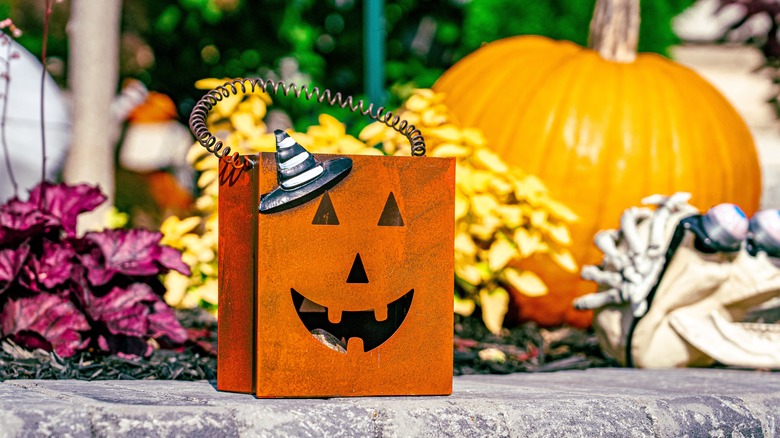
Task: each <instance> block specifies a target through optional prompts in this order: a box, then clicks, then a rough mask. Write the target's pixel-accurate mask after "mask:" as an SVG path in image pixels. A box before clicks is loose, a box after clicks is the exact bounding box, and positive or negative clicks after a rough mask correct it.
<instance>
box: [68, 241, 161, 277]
mask: <svg viewBox="0 0 780 438" xmlns="http://www.w3.org/2000/svg"><path fill="white" fill-rule="evenodd" d="M161 238H162V234H160V233H156V232H152V231H147V230H140V229H138V230H106V231H103V232H100V233H87V235H86V236H84V239H86V240H88V241H91V242H93V243H94V244H95V245H97V247H98V248H99V250H100V251H99V252H96V251H94V250H93V251H91V252H90V253H89V254H87V255H86V256H85V257H82V261H83V262H84V265H85V266H86V267H87V269H88V273H87V276H88V278H89V282H90V283H92V284H93V285H95V286H101V285H103V284H106V283H107V282H108V281H110V280H111V278H112V277H113V276H114V274H117V273H121V274H125V275H137V276H143V275H156V274H158V273H159V272H160V267H159V265H158V264H157V263H156V262H157V261H158V260H159V259H160V255H161V253H162V250H161V248H160V239H161Z"/></svg>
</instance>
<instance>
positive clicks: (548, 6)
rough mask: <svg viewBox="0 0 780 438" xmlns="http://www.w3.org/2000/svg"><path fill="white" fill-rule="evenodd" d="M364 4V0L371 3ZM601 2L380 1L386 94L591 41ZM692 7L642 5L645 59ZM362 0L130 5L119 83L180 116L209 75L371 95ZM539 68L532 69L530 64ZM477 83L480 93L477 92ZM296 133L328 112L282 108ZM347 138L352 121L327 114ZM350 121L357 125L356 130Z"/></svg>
mask: <svg viewBox="0 0 780 438" xmlns="http://www.w3.org/2000/svg"><path fill="white" fill-rule="evenodd" d="M366 1H368V0H366ZM41 3H42V2H40V1H36V0H2V1H0V17H6V16H7V17H12V18H13V19H14V21H15V22H16V24H17V25H18V26H19V27H20V28H22V29H23V30H24V31H25V34H24V36H23V37H22V38H21V39H20V42H21V43H22V44H23V45H24V46H26V47H27V48H28V49H29V50H31V51H32V52H33V53H39V52H40V47H41V27H42V20H43V18H42V16H43V14H42V6H41ZM594 3H595V0H540V1H531V0H525V1H517V0H471V1H469V0H435V1H434V0H396V1H386V2H383V10H384V34H385V39H384V41H385V66H384V72H385V78H384V80H385V88H386V89H387V90H390V94H389V96H388V99H389V102H388V104H389V105H390V106H393V105H394V104H397V103H399V102H400V99H401V98H403V97H404V96H405V94H406V93H408V91H409V90H410V89H411V88H413V87H430V86H431V85H432V84H433V83H434V81H435V80H436V79H437V78H438V77H439V76H440V75H441V73H442V72H443V71H444V70H445V69H447V68H448V67H449V66H451V65H452V64H453V63H454V62H456V61H457V60H458V59H460V58H462V57H463V56H465V55H467V54H468V53H469V52H471V51H473V50H475V49H477V48H478V47H479V46H480V45H481V44H483V43H485V42H490V41H494V40H497V39H500V38H503V37H507V36H512V35H523V34H536V35H545V36H549V37H551V38H556V39H567V40H571V41H574V42H576V43H579V44H582V45H584V44H586V43H587V37H588V25H589V22H590V18H591V15H592V13H593V6H594ZM691 3H693V0H652V1H647V0H646V1H643V2H642V28H641V33H640V47H639V48H640V51H650V52H657V53H661V54H666V51H667V48H668V47H669V46H671V45H673V44H675V43H676V42H677V39H676V37H675V35H674V34H673V32H672V30H671V25H670V22H671V19H672V17H674V16H675V15H677V14H678V13H680V12H681V11H682V10H684V9H685V8H686V7H688V6H689V5H690V4H691ZM364 6H365V1H362V0H320V1H314V0H262V1H251V0H167V1H161V0H125V1H124V2H123V11H122V38H121V64H120V75H121V77H123V78H131V77H132V78H137V79H140V80H141V81H143V82H144V83H145V84H146V85H147V86H148V87H149V88H150V89H151V90H155V91H159V92H162V93H166V94H168V95H170V96H171V97H172V98H173V99H174V101H175V102H176V103H177V107H178V110H179V113H180V116H181V117H182V119H185V118H186V116H187V115H188V114H189V111H190V109H191V108H192V106H193V105H194V103H195V101H196V99H197V98H199V96H200V95H201V94H202V91H199V90H195V89H194V87H193V83H194V82H195V81H196V80H198V79H201V78H206V77H217V78H222V77H245V76H258V75H260V76H263V77H274V78H281V79H284V80H285V81H294V82H296V83H308V84H312V85H317V86H325V87H328V88H331V89H334V90H338V91H342V92H344V93H347V94H351V95H355V96H358V97H360V96H363V95H364V91H365V88H364V79H363V72H364V67H365V65H364V57H363V40H364V28H363V27H364V25H363V23H364V22H363V8H364ZM68 10H69V6H68V1H64V2H62V3H60V4H58V5H57V6H56V7H55V8H54V13H53V15H52V24H51V28H50V40H49V53H50V60H49V70H50V71H51V72H52V74H53V75H54V76H55V78H56V79H57V80H58V82H59V83H61V84H63V85H64V84H66V81H67V78H66V75H67V34H66V23H67V18H68ZM528 68H533V66H528ZM475 86H478V85H475ZM279 104H280V105H281V106H282V107H283V108H284V109H285V110H287V111H288V112H289V113H290V115H291V116H292V120H294V121H295V123H296V125H299V126H296V127H298V128H302V127H305V126H307V125H309V124H311V123H312V122H313V120H314V117H315V116H316V113H319V112H321V111H322V108H321V107H317V108H316V109H315V108H314V107H313V105H312V104H308V105H307V104H305V103H296V104H294V105H293V104H290V103H287V102H279ZM328 111H329V112H331V113H332V114H334V115H336V116H337V117H339V118H341V119H342V121H345V122H347V123H348V125H349V126H350V128H351V130H355V131H356V130H358V129H360V127H361V125H362V123H364V122H363V121H362V120H361V121H360V122H359V121H358V120H356V119H355V116H353V115H352V114H350V113H346V112H341V111H338V110H333V109H330V110H328ZM350 122H355V123H354V124H353V123H350Z"/></svg>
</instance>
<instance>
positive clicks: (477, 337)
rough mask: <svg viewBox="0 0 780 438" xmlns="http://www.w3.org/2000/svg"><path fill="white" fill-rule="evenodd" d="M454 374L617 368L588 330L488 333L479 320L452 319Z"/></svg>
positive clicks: (531, 327) (528, 327)
mask: <svg viewBox="0 0 780 438" xmlns="http://www.w3.org/2000/svg"><path fill="white" fill-rule="evenodd" d="M454 348H455V351H454V356H455V357H454V373H455V375H456V376H457V375H464V374H509V373H519V372H549V371H562V370H582V369H586V368H596V367H609V366H617V365H618V364H617V362H615V361H613V360H611V359H609V358H606V357H605V356H604V354H603V353H602V352H601V349H600V348H599V345H598V341H597V339H596V335H595V334H594V333H593V332H592V331H590V330H581V329H576V328H572V327H558V328H552V329H545V328H539V327H537V325H536V324H534V323H531V322H528V323H525V324H523V325H521V326H519V327H515V328H512V329H504V330H503V331H502V332H501V333H499V334H497V335H496V334H493V333H491V332H490V331H489V330H488V329H487V328H486V327H485V324H484V323H482V320H481V319H479V318H474V317H469V318H464V317H461V316H459V315H455V337H454Z"/></svg>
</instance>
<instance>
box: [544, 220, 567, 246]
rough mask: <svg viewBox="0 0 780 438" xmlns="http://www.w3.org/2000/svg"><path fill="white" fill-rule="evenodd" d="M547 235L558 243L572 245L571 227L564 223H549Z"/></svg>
mask: <svg viewBox="0 0 780 438" xmlns="http://www.w3.org/2000/svg"><path fill="white" fill-rule="evenodd" d="M547 235H548V236H550V238H551V239H552V240H553V242H555V243H557V244H558V245H561V246H569V245H571V234H569V228H568V227H567V226H566V225H564V224H557V225H552V224H550V225H548V226H547Z"/></svg>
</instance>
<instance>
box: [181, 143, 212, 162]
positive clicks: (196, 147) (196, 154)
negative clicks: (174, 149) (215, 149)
mask: <svg viewBox="0 0 780 438" xmlns="http://www.w3.org/2000/svg"><path fill="white" fill-rule="evenodd" d="M208 154H209V151H207V150H206V148H204V147H203V146H201V145H200V143H195V144H193V145H192V146H190V149H189V150H188V151H187V157H186V160H187V162H188V163H190V164H194V163H195V162H197V161H198V160H200V159H201V158H203V157H205V156H206V155H208Z"/></svg>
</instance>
